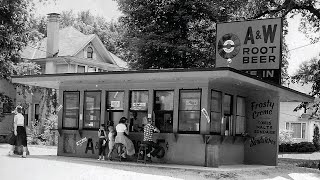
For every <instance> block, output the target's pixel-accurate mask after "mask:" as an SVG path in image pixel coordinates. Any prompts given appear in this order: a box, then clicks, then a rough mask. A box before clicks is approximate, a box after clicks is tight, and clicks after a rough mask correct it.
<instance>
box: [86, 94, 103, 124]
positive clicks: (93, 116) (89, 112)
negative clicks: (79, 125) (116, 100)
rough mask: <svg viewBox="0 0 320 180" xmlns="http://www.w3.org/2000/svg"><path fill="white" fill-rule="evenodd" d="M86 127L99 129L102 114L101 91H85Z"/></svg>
mask: <svg viewBox="0 0 320 180" xmlns="http://www.w3.org/2000/svg"><path fill="white" fill-rule="evenodd" d="M83 107H84V121H83V128H84V129H99V126H100V114H101V92H100V91H86V92H84V106H83Z"/></svg>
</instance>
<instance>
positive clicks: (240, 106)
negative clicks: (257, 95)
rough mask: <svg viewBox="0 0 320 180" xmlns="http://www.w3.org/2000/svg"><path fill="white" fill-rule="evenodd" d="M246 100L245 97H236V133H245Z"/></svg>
mask: <svg viewBox="0 0 320 180" xmlns="http://www.w3.org/2000/svg"><path fill="white" fill-rule="evenodd" d="M245 106H246V101H245V98H243V97H240V96H238V97H237V114H236V119H235V120H236V135H240V134H242V133H245V125H246V108H245Z"/></svg>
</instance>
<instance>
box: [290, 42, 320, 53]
mask: <svg viewBox="0 0 320 180" xmlns="http://www.w3.org/2000/svg"><path fill="white" fill-rule="evenodd" d="M317 43H319V42H316V43H310V44H306V45H303V46H299V47H296V48H293V49H289V50H288V51H293V50H296V49H300V48H303V47H306V46H311V45H314V44H317Z"/></svg>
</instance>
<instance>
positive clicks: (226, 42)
mask: <svg viewBox="0 0 320 180" xmlns="http://www.w3.org/2000/svg"><path fill="white" fill-rule="evenodd" d="M281 41H282V20H281V18H277V19H265V20H255V21H242V22H231V23H222V24H217V43H216V67H232V68H235V69H238V70H243V71H245V72H247V73H249V74H251V75H255V76H259V77H261V78H263V79H266V80H271V81H273V82H275V83H278V84H279V83H280V79H281V48H282V47H281Z"/></svg>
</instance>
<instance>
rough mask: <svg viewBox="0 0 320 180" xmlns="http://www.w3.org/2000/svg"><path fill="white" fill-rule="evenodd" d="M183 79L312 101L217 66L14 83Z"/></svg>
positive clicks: (49, 77)
mask: <svg viewBox="0 0 320 180" xmlns="http://www.w3.org/2000/svg"><path fill="white" fill-rule="evenodd" d="M180 80H190V81H197V80H207V81H214V82H215V83H219V84H220V85H225V86H238V87H239V88H242V89H245V90H249V91H272V92H277V93H278V94H279V97H280V101H281V102H313V101H314V98H313V97H312V96H310V95H307V94H304V93H301V92H299V91H295V90H293V89H290V88H287V87H284V86H281V85H277V84H274V83H270V82H267V81H264V80H262V79H260V78H258V77H254V76H251V75H249V74H247V73H244V72H241V71H238V70H235V69H232V68H215V69H160V70H159V69H157V70H141V71H110V72H91V73H65V74H43V75H28V76H14V77H12V82H13V83H18V84H24V85H29V86H39V87H46V88H54V89H59V88H60V87H62V86H76V85H77V84H100V83H102V84H108V83H129V82H155V81H172V82H175V81H180Z"/></svg>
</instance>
